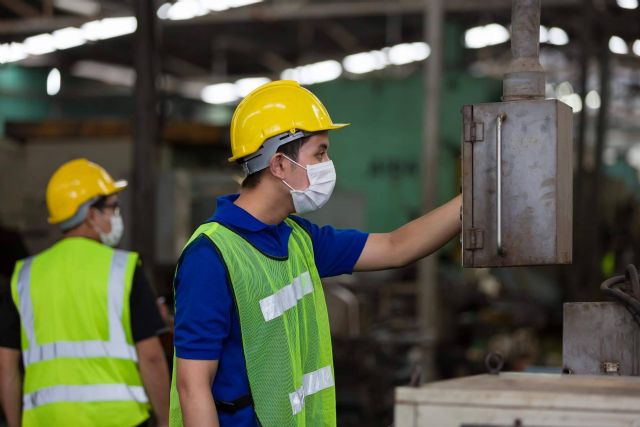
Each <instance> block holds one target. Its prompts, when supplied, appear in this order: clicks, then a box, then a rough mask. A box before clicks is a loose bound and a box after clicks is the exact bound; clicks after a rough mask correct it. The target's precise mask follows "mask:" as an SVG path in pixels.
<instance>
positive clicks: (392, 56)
mask: <svg viewBox="0 0 640 427" xmlns="http://www.w3.org/2000/svg"><path fill="white" fill-rule="evenodd" d="M430 54H431V48H429V45H428V44H426V43H424V42H415V43H402V44H397V45H395V46H391V47H390V48H389V50H388V51H387V55H388V57H389V62H391V63H392V64H394V65H404V64H409V63H411V62H417V61H423V60H425V59H427V58H428V57H429V55H430Z"/></svg>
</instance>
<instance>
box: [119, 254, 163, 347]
mask: <svg viewBox="0 0 640 427" xmlns="http://www.w3.org/2000/svg"><path fill="white" fill-rule="evenodd" d="M129 307H130V310H131V336H132V338H133V341H134V342H140V341H142V340H145V339H147V338H151V337H154V336H157V335H160V334H162V333H164V332H167V330H168V328H167V325H166V324H165V323H164V321H163V320H162V316H160V311H159V310H158V305H157V302H156V294H155V292H154V291H153V289H151V286H150V285H149V282H148V281H147V277H146V276H145V274H144V270H143V269H142V264H141V263H140V262H138V265H137V266H136V269H135V271H134V273H133V284H132V285H131V295H129Z"/></svg>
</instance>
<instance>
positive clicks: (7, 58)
mask: <svg viewBox="0 0 640 427" xmlns="http://www.w3.org/2000/svg"><path fill="white" fill-rule="evenodd" d="M26 57H27V52H26V51H25V48H24V45H23V44H22V43H14V42H12V43H5V44H0V64H5V63H7V62H16V61H20V60H22V59H24V58H26Z"/></svg>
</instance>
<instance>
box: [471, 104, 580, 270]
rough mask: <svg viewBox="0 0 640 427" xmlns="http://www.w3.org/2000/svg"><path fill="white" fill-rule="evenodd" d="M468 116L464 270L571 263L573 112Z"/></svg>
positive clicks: (489, 110) (474, 108)
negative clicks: (467, 268)
mask: <svg viewBox="0 0 640 427" xmlns="http://www.w3.org/2000/svg"><path fill="white" fill-rule="evenodd" d="M462 118H463V131H462V193H463V212H462V251H463V257H462V258H463V266H464V267H506V266H521V265H545V264H569V263H571V261H572V238H573V236H572V234H573V233H572V209H573V208H572V188H573V181H572V180H573V168H572V164H573V161H572V158H573V151H572V124H573V121H572V119H573V112H572V109H571V107H569V106H568V105H566V104H564V103H563V102H560V101H558V100H555V99H549V100H517V101H509V102H498V103H491V104H477V105H465V106H464V107H463V109H462Z"/></svg>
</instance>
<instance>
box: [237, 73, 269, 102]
mask: <svg viewBox="0 0 640 427" xmlns="http://www.w3.org/2000/svg"><path fill="white" fill-rule="evenodd" d="M270 81H271V79H269V78H267V77H248V78H246V79H240V80H237V81H236V82H235V86H236V91H237V93H238V95H239V96H240V97H242V98H244V97H245V96H247V95H249V93H250V92H251V91H252V90H254V89H257V88H259V87H260V86H262V85H263V84H266V83H269V82H270Z"/></svg>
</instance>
